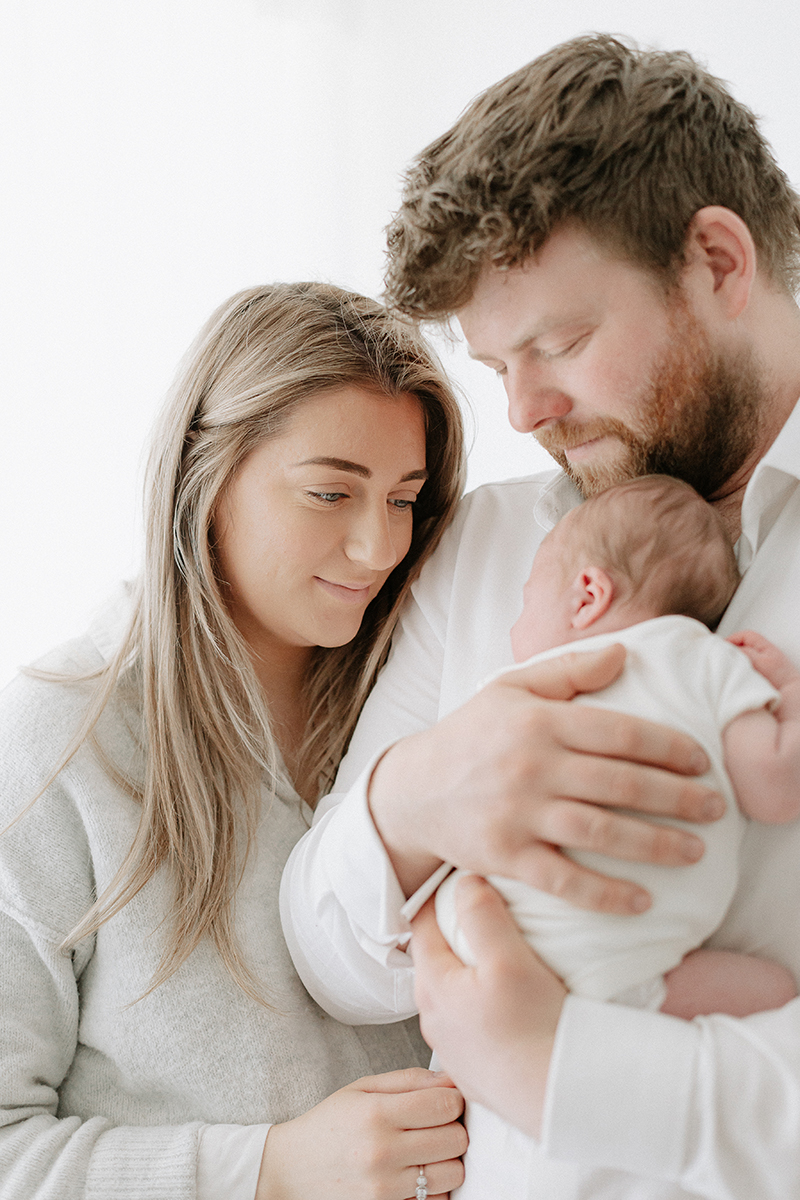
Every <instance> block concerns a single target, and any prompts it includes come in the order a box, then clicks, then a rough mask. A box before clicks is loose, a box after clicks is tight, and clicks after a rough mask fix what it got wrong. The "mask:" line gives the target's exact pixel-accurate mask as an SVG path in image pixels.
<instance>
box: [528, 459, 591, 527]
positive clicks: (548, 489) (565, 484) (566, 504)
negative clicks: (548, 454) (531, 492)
mask: <svg viewBox="0 0 800 1200" xmlns="http://www.w3.org/2000/svg"><path fill="white" fill-rule="evenodd" d="M582 499H583V497H582V496H581V494H580V492H579V491H578V489H577V488H576V486H575V484H574V483H573V482H572V480H571V479H570V477H569V475H566V474H565V473H564V471H557V472H556V474H555V475H554V476H553V477H552V479H550V480H548V482H547V483H546V484H545V485H544V487H543V488H542V490H541V492H540V493H539V498H538V500H537V501H536V503H535V505H534V506H533V516H534V520H535V521H536V522H537V524H538V525H541V527H542V529H544V530H546V532H547V533H549V532H550V530H551V529H552V528H553V526H554V525H557V524H558V522H559V521H560V520H561V518H562V517H565V516H566V515H567V513H568V512H569V511H570V509H572V508H575V507H576V506H577V505H578V504H580V503H581V500H582Z"/></svg>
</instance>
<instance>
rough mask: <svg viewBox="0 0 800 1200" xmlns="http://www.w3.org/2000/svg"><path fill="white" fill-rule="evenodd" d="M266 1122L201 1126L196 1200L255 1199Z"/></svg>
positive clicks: (265, 1137) (265, 1138) (267, 1127)
mask: <svg viewBox="0 0 800 1200" xmlns="http://www.w3.org/2000/svg"><path fill="white" fill-rule="evenodd" d="M269 1129H270V1126H269V1125H204V1126H203V1128H202V1129H201V1130H200V1144H199V1147H198V1153H197V1200H223V1197H224V1200H254V1197H255V1194H256V1187H257V1186H258V1174H259V1171H260V1170H261V1158H262V1155H263V1153H264V1143H265V1141H266V1140H267V1132H268V1130H269Z"/></svg>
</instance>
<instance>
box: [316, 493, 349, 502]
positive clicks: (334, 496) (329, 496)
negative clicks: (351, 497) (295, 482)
mask: <svg viewBox="0 0 800 1200" xmlns="http://www.w3.org/2000/svg"><path fill="white" fill-rule="evenodd" d="M344 494H345V493H344V492H312V493H311V495H312V496H315V497H316V499H317V500H321V501H322V502H323V504H335V503H336V501H337V500H341V499H342V497H343V496H344Z"/></svg>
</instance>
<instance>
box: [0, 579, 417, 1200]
mask: <svg viewBox="0 0 800 1200" xmlns="http://www.w3.org/2000/svg"><path fill="white" fill-rule="evenodd" d="M124 608H125V601H124V599H120V600H119V601H118V602H117V603H116V604H115V605H112V606H110V607H109V609H107V610H106V611H105V612H104V614H103V616H102V617H101V618H100V619H99V620H98V622H96V623H95V625H94V626H93V628H92V630H91V631H90V634H89V635H87V636H86V637H84V638H81V639H79V640H77V641H75V642H72V643H69V644H68V645H67V646H65V647H62V648H61V649H60V650H59V651H56V652H54V653H53V654H52V655H50V656H48V658H47V659H46V660H45V661H44V662H43V663H42V664H40V665H42V666H46V667H47V668H48V669H50V670H57V671H66V672H69V671H79V670H86V669H87V668H92V667H95V666H97V665H99V664H100V662H101V661H102V660H103V658H104V657H105V656H107V654H108V653H109V651H110V649H111V647H112V646H113V644H114V642H115V639H116V637H117V636H118V633H119V630H120V625H121V622H122V621H123V620H124ZM87 695H88V691H87V685H83V684H77V685H76V684H69V685H64V684H53V683H49V682H44V681H41V680H37V679H32V678H29V677H25V676H21V677H20V678H18V679H17V680H15V681H14V683H12V684H11V685H10V687H9V688H7V689H6V690H5V691H4V692H3V693H2V695H1V696H0V827H3V828H5V826H6V824H7V823H8V822H9V821H10V820H11V819H12V818H13V817H14V816H15V815H16V814H17V813H18V812H19V811H20V809H21V808H22V807H23V806H24V805H25V804H26V803H27V802H28V800H30V798H31V796H33V795H34V794H35V793H36V791H37V790H38V788H39V786H40V785H41V783H42V782H43V781H44V779H45V778H46V777H47V774H48V771H49V770H50V769H51V768H52V766H53V765H54V764H55V763H56V762H57V761H58V757H59V755H60V754H61V753H62V752H63V750H64V748H65V747H66V745H67V743H68V741H69V738H70V736H71V735H72V734H73V733H74V731H75V730H76V729H77V727H78V725H79V723H80V719H81V715H82V713H83V711H84V706H85V704H86V700H87ZM98 733H99V742H100V745H101V746H102V749H103V751H104V752H105V754H107V755H109V757H110V758H111V759H112V760H113V761H114V762H115V763H116V764H117V765H118V766H122V767H123V768H128V769H131V768H132V767H134V766H135V760H136V755H137V754H138V753H140V751H139V750H138V749H137V747H138V743H139V739H138V737H137V733H138V718H137V712H136V707H135V705H133V704H128V705H126V704H125V703H124V702H123V701H122V700H121V699H119V698H118V699H117V700H116V701H115V702H114V703H113V704H112V705H111V706H109V708H108V709H107V710H106V713H105V714H104V716H103V718H102V719H101V723H100V726H99V729H98ZM283 792H284V794H282V795H279V796H278V797H277V799H276V801H275V802H274V803H272V804H271V805H269V804H265V811H264V815H263V819H262V823H261V827H260V829H259V833H258V839H257V844H256V846H255V847H254V850H253V853H252V854H251V857H250V859H249V862H248V866H247V870H246V874H245V877H244V879H243V880H242V883H241V886H240V888H239V891H238V894H237V904H236V920H237V932H238V936H239V938H240V941H241V945H242V947H243V949H244V952H245V954H246V957H247V962H248V963H249V965H250V966H251V967H252V968H253V969H254V970H255V972H256V973H257V974H258V976H259V978H260V979H262V980H263V981H264V983H265V985H266V988H267V990H268V994H269V997H270V999H271V1001H272V1004H273V1007H272V1008H270V1009H267V1008H264V1007H262V1006H260V1005H258V1004H257V1003H255V1002H254V1001H251V1000H249V999H248V998H247V997H246V996H245V995H244V993H242V992H241V991H240V990H239V989H238V988H237V987H236V986H235V985H234V984H233V983H232V981H231V979H230V977H229V976H228V975H227V973H226V971H225V969H224V967H223V966H222V964H221V962H220V960H219V958H218V956H217V954H216V952H215V951H214V949H213V947H211V946H210V945H207V944H203V945H201V946H200V947H199V948H198V949H197V950H196V951H195V952H194V953H193V954H192V955H191V957H190V958H189V959H188V960H187V962H186V963H184V965H183V966H182V967H181V968H180V970H179V971H178V972H177V974H176V975H174V976H173V977H172V978H171V979H170V980H168V981H167V982H166V983H165V984H163V985H162V986H161V987H159V988H157V989H156V990H155V991H154V992H153V993H152V994H151V995H149V996H147V997H146V998H145V999H139V1000H137V998H138V997H139V996H141V995H142V993H143V992H144V991H145V990H146V989H147V987H148V986H149V981H150V978H151V976H152V974H153V971H154V968H155V967H156V964H157V963H158V960H159V957H160V953H161V950H162V948H163V938H164V936H165V927H164V924H162V923H163V922H164V918H165V917H168V915H169V912H170V885H169V880H168V879H167V878H166V877H165V876H164V875H161V876H157V877H156V878H154V879H153V880H151V882H150V883H149V884H148V885H147V886H146V887H145V888H144V889H143V890H142V891H141V892H140V893H139V895H138V896H137V897H136V898H135V899H134V900H132V901H131V902H130V903H129V904H128V905H127V906H126V907H125V908H124V909H123V910H122V911H121V912H120V913H119V914H118V915H117V916H115V917H114V918H113V919H112V920H111V921H109V922H108V923H107V924H106V925H104V926H103V927H102V928H101V929H100V930H99V932H98V933H97V935H96V936H95V937H93V938H90V939H87V940H86V941H85V942H84V943H83V944H81V946H80V947H79V948H78V949H77V950H75V951H74V952H73V953H72V954H69V953H66V954H65V953H64V952H62V951H61V950H60V949H59V946H60V944H61V942H62V940H63V939H64V937H65V935H66V934H67V933H68V931H69V930H70V929H71V928H72V927H74V925H75V924H76V922H77V921H78V920H79V918H80V917H81V916H82V915H83V914H84V913H85V912H86V910H87V908H88V907H89V905H90V904H91V903H92V901H93V899H94V897H95V896H96V895H97V894H98V893H99V892H100V891H102V890H103V889H104V888H105V887H106V886H107V884H108V883H109V882H110V880H111V879H112V878H113V876H114V873H115V872H116V870H117V868H118V866H119V864H120V862H121V861H122V859H123V857H124V855H125V852H126V850H127V849H128V847H129V845H130V843H131V839H132V838H133V835H134V832H135V830H136V826H137V820H138V815H139V813H138V807H137V805H136V803H135V802H134V801H133V800H132V799H131V797H130V796H128V795H127V794H126V793H125V792H124V791H123V790H122V789H121V788H120V787H119V786H117V785H116V784H115V783H114V782H113V781H112V779H111V778H110V777H109V774H108V772H107V770H106V769H105V768H104V764H103V761H102V756H100V755H98V754H97V752H96V751H95V750H94V749H92V748H91V746H89V745H88V744H87V745H84V746H83V747H82V748H81V750H80V751H79V752H78V754H77V755H76V756H75V757H74V759H73V760H72V762H71V763H70V764H69V766H68V767H67V768H66V769H65V770H64V771H63V772H62V773H61V774H60V775H59V777H58V778H57V780H56V782H55V783H54V784H53V785H52V786H51V787H50V788H48V790H47V792H46V793H45V794H44V795H43V796H42V797H41V799H39V800H38V801H37V802H36V804H35V805H34V806H33V808H32V809H31V810H30V812H29V813H28V814H27V815H26V816H25V817H24V818H23V819H22V820H21V821H20V822H19V823H18V824H17V825H15V826H14V827H13V829H11V830H10V831H8V832H6V833H4V834H3V835H2V836H0V1056H1V1059H2V1069H1V1070H0V1126H1V1127H0V1196H2V1197H3V1200H22V1198H26V1200H27V1198H30V1197H34V1196H35V1197H37V1198H42V1200H44V1198H49V1197H53V1198H54V1200H55V1198H57V1200H72V1198H73V1197H92V1198H97V1200H100V1198H102V1200H117V1198H119V1200H123V1198H124V1200H166V1198H169V1200H190V1198H192V1197H194V1195H195V1177H196V1167H197V1144H198V1137H199V1131H200V1129H201V1127H202V1125H203V1124H205V1123H212V1124H213V1123H218V1122H219V1123H234V1124H242V1125H249V1124H255V1123H261V1122H271V1121H282V1120H286V1119H288V1118H291V1117H293V1116H296V1115H297V1114H299V1113H301V1112H304V1111H305V1110H306V1109H308V1108H310V1107H311V1106H312V1105H314V1104H315V1103H317V1102H318V1101H319V1100H321V1099H322V1098H323V1097H324V1096H326V1095H327V1094H328V1093H329V1092H331V1091H333V1090H335V1089H336V1088H338V1087H342V1086H343V1085H344V1084H346V1083H349V1082H350V1081H351V1080H353V1079H356V1078H358V1077H359V1076H361V1075H366V1074H371V1073H373V1072H378V1071H388V1070H392V1069H394V1068H396V1067H400V1066H409V1065H424V1064H426V1063H427V1052H426V1051H425V1049H424V1045H423V1043H422V1042H421V1040H420V1038H419V1034H418V1031H417V1030H416V1028H415V1026H414V1024H413V1023H409V1022H404V1023H402V1024H397V1025H393V1026H364V1027H358V1028H356V1027H351V1026H345V1025H341V1024H339V1023H338V1022H337V1021H335V1020H333V1019H332V1018H331V1017H328V1016H327V1015H326V1014H325V1013H324V1012H322V1010H321V1009H320V1008H318V1007H317V1005H316V1004H315V1003H314V1001H313V1000H311V998H310V997H309V996H308V994H307V993H306V991H305V990H304V988H303V986H302V984H301V983H300V981H299V979H298V978H297V975H296V974H295V971H294V968H293V966H292V963H291V960H290V958H289V954H288V952H287V950H286V947H285V945H284V942H283V937H282V934H281V928H280V921H279V919H278V886H279V883H280V877H281V871H282V869H283V865H284V863H285V861H286V858H287V856H288V854H289V852H290V850H291V848H292V846H293V845H294V843H295V842H296V841H297V839H298V838H299V837H300V835H301V834H302V833H303V832H304V831H305V829H306V828H307V826H308V820H309V817H310V814H309V811H308V810H307V809H305V810H304V808H303V805H302V804H301V802H300V801H299V800H298V798H297V796H296V795H294V793H293V792H292V790H291V789H290V788H289V787H288V786H286V787H285V788H284V789H283ZM134 1001H136V1002H135V1003H134Z"/></svg>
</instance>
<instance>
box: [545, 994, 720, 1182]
mask: <svg viewBox="0 0 800 1200" xmlns="http://www.w3.org/2000/svg"><path fill="white" fill-rule="evenodd" d="M700 1038H701V1035H700V1031H699V1029H698V1028H697V1026H696V1025H695V1024H694V1023H693V1022H691V1021H681V1020H679V1019H678V1018H677V1017H669V1016H666V1015H665V1014H664V1013H653V1012H646V1011H643V1010H640V1009H634V1008H627V1007H625V1006H622V1005H617V1004H602V1003H600V1002H598V1001H595V1000H587V999H583V998H581V997H579V996H575V995H570V996H568V997H567V999H566V1002H565V1004H564V1008H563V1011H562V1014H561V1020H560V1022H559V1026H558V1031H557V1034H556V1041H555V1045H554V1047H553V1057H552V1060H551V1065H550V1072H549V1074H548V1080H547V1091H546V1094H545V1107H544V1116H543V1120H542V1144H543V1148H544V1150H545V1152H546V1153H547V1154H548V1155H549V1156H551V1157H553V1158H562V1159H567V1160H568V1161H570V1162H574V1163H579V1164H581V1165H583V1166H587V1167H610V1168H616V1169H617V1170H622V1171H629V1172H632V1173H633V1174H640V1175H645V1176H656V1177H657V1178H665V1179H676V1178H678V1176H679V1175H680V1172H681V1170H682V1168H683V1165H684V1160H685V1154H686V1144H687V1135H688V1133H689V1129H688V1125H689V1114H690V1111H691V1096H692V1092H693V1088H694V1087H695V1074H696V1071H697V1063H698V1054H699V1049H700Z"/></svg>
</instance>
